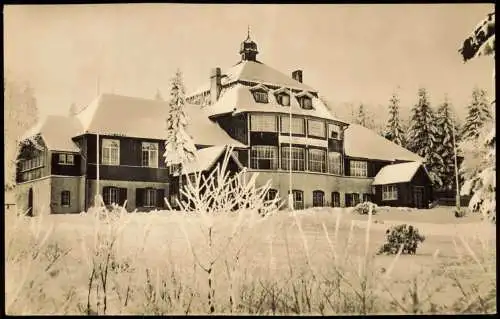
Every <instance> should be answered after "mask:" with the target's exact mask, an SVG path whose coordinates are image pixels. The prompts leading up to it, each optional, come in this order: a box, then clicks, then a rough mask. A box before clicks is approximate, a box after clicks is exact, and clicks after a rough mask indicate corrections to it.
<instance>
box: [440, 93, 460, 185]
mask: <svg viewBox="0 0 500 319" xmlns="http://www.w3.org/2000/svg"><path fill="white" fill-rule="evenodd" d="M454 118H455V116H454V115H453V114H452V111H451V104H450V102H449V100H448V98H447V97H446V96H445V99H444V101H443V103H442V104H441V105H440V106H439V108H438V110H437V113H436V126H437V147H436V152H437V153H438V154H439V155H440V156H441V158H442V160H443V161H442V163H441V165H439V169H438V173H439V177H440V178H441V180H442V182H443V185H442V187H443V188H445V189H453V187H454V184H455V157H454V156H455V152H454V143H456V140H454V136H455V139H456V136H457V135H458V130H457V127H456V125H455V123H453V122H452V121H455V120H454ZM455 122H456V121H455ZM454 125H455V132H453V127H454ZM453 133H455V135H453Z"/></svg>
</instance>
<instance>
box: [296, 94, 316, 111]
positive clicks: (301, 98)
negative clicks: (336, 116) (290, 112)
mask: <svg viewBox="0 0 500 319" xmlns="http://www.w3.org/2000/svg"><path fill="white" fill-rule="evenodd" d="M297 101H298V102H299V105H300V107H301V108H303V109H304V110H312V109H313V106H312V95H311V94H310V93H308V92H302V93H299V94H297Z"/></svg>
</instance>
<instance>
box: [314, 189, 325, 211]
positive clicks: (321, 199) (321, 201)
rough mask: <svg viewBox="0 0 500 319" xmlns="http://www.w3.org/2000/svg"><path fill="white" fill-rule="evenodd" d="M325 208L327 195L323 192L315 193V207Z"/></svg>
mask: <svg viewBox="0 0 500 319" xmlns="http://www.w3.org/2000/svg"><path fill="white" fill-rule="evenodd" d="M323 206H325V193H324V192H323V191H313V207H323Z"/></svg>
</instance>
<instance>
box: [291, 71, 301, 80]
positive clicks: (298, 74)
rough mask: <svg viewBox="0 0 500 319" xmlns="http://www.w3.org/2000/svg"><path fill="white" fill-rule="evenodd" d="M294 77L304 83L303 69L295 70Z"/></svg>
mask: <svg viewBox="0 0 500 319" xmlns="http://www.w3.org/2000/svg"><path fill="white" fill-rule="evenodd" d="M292 78H293V79H294V80H296V81H299V82H300V83H302V70H295V71H293V72H292Z"/></svg>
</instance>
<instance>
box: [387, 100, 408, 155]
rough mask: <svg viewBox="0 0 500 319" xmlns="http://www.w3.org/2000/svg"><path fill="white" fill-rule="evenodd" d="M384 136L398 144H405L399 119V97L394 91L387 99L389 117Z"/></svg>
mask: <svg viewBox="0 0 500 319" xmlns="http://www.w3.org/2000/svg"><path fill="white" fill-rule="evenodd" d="M384 137H385V138H386V139H388V140H389V141H392V142H394V143H396V144H398V145H401V146H404V145H405V138H404V131H403V127H402V125H401V123H400V119H399V98H398V96H397V94H396V93H393V94H392V97H391V99H390V100H389V117H388V119H387V124H386V127H385V131H384Z"/></svg>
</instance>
